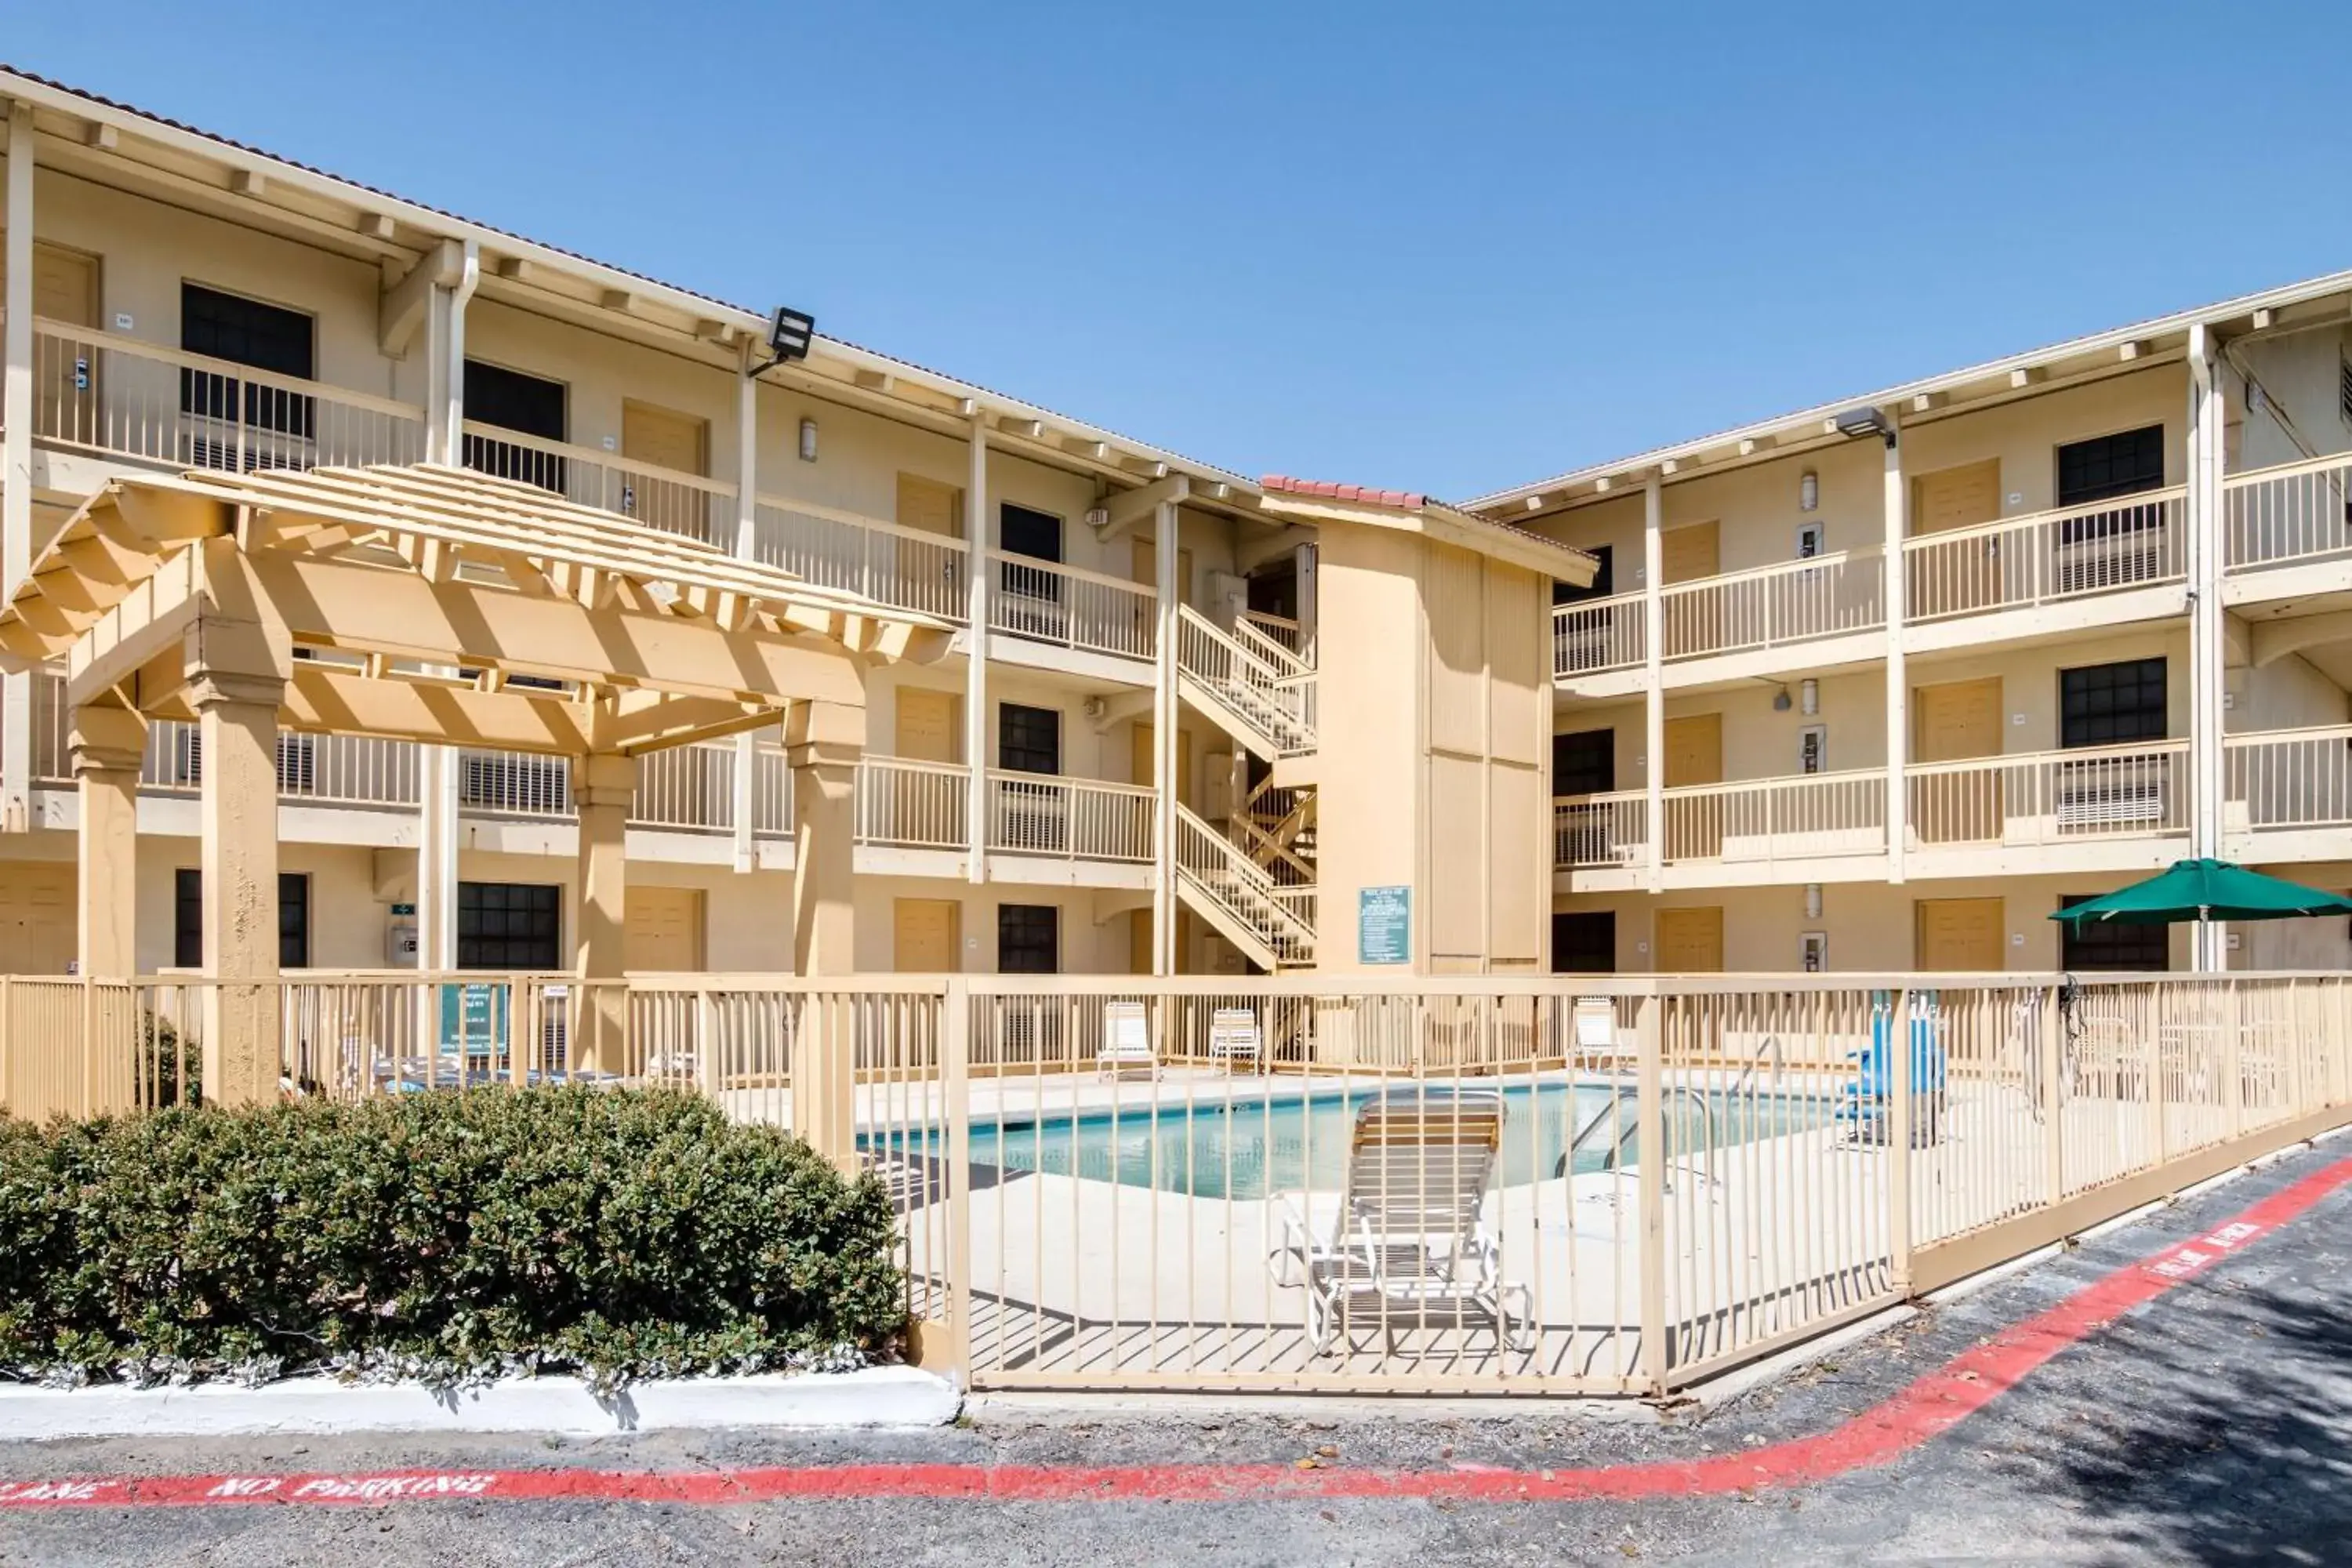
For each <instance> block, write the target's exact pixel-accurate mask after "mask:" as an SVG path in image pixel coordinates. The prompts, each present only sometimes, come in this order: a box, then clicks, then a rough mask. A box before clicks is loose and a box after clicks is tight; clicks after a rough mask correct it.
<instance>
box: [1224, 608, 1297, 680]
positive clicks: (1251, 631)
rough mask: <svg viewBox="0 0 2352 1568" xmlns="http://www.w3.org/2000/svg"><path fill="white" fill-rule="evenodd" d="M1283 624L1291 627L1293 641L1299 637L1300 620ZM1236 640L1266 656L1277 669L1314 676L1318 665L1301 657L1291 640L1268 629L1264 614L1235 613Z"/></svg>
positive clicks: (1287, 673)
mask: <svg viewBox="0 0 2352 1568" xmlns="http://www.w3.org/2000/svg"><path fill="white" fill-rule="evenodd" d="M1282 624H1283V625H1286V626H1289V628H1290V631H1289V635H1290V637H1291V638H1292V641H1293V642H1295V641H1296V640H1297V637H1298V627H1297V623H1295V622H1285V623H1282ZM1234 641H1235V642H1237V643H1239V644H1241V646H1242V647H1245V648H1247V649H1248V650H1249V651H1250V652H1252V653H1254V654H1255V655H1257V657H1258V658H1262V659H1264V660H1265V662H1266V663H1268V664H1270V665H1272V666H1273V667H1274V668H1276V669H1278V670H1280V671H1282V673H1283V674H1285V675H1312V674H1314V673H1315V667H1314V666H1313V665H1311V664H1309V663H1307V660H1306V659H1305V658H1301V657H1300V656H1299V653H1298V650H1297V647H1293V646H1291V645H1290V644H1288V643H1285V642H1283V641H1282V640H1281V638H1280V637H1278V636H1276V635H1275V633H1274V632H1273V631H1272V630H1270V629H1269V627H1268V624H1267V622H1266V621H1265V619H1264V618H1263V617H1261V616H1247V615H1243V616H1234Z"/></svg>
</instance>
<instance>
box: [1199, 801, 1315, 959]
mask: <svg viewBox="0 0 2352 1568" xmlns="http://www.w3.org/2000/svg"><path fill="white" fill-rule="evenodd" d="M1176 871H1177V876H1178V879H1179V885H1180V886H1181V887H1188V888H1191V889H1193V890H1194V892H1195V893H1196V894H1197V895H1198V896H1200V897H1202V898H1203V899H1205V900H1207V901H1209V902H1210V903H1212V904H1213V905H1214V906H1215V907H1216V908H1217V909H1218V910H1221V911H1222V912H1223V913H1224V914H1225V915H1226V917H1227V918H1229V919H1230V920H1231V921H1233V922H1234V924H1235V925H1236V926H1238V927H1240V928H1241V929H1242V930H1244V931H1247V932H1248V933H1249V934H1250V936H1251V937H1252V938H1253V939H1255V942H1256V944H1257V946H1258V948H1259V950H1260V951H1259V952H1256V953H1254V954H1253V956H1254V957H1256V958H1257V959H1258V960H1259V961H1260V962H1261V963H1265V964H1266V965H1267V967H1269V968H1272V967H1274V965H1275V964H1276V963H1307V961H1309V960H1310V959H1312V958H1313V956H1314V952H1315V928H1314V927H1313V926H1312V925H1311V924H1309V923H1308V921H1310V920H1311V919H1312V918H1313V910H1314V903H1313V899H1314V889H1312V888H1284V887H1279V886H1277V885H1276V882H1275V880H1274V879H1273V878H1272V877H1270V876H1268V875H1267V874H1266V873H1265V868H1263V867H1261V866H1259V865H1258V864H1257V862H1256V861H1255V860H1252V859H1251V858H1249V857H1248V856H1247V855H1244V854H1243V853H1242V851H1241V849H1240V847H1238V846H1236V845H1234V843H1232V842H1231V841H1229V840H1228V839H1227V838H1226V837H1224V836H1223V834H1221V833H1219V832H1218V831H1217V830H1216V829H1215V828H1213V827H1212V826H1209V824H1207V823H1206V822H1203V821H1202V820H1201V818H1200V817H1198V816H1194V815H1193V814H1192V812H1191V811H1190V810H1188V809H1187V808H1186V807H1184V806H1183V805H1177V806H1176ZM1302 915H1303V916H1304V917H1305V918H1302Z"/></svg>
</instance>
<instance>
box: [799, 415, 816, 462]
mask: <svg viewBox="0 0 2352 1568" xmlns="http://www.w3.org/2000/svg"><path fill="white" fill-rule="evenodd" d="M801 461H802V462H803V463H814V462H815V461H816V421H815V420H814V419H803V420H802V421H801Z"/></svg>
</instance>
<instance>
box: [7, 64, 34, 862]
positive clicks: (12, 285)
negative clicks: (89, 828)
mask: <svg viewBox="0 0 2352 1568" xmlns="http://www.w3.org/2000/svg"><path fill="white" fill-rule="evenodd" d="M33 140H34V137H33V106H32V105H31V104H29V103H26V102H23V101H21V100H19V101H16V102H13V103H11V104H9V106H8V158H7V164H6V168H7V195H6V211H7V225H6V226H7V238H6V246H7V254H6V263H7V265H6V272H7V296H6V304H7V322H6V325H5V329H0V339H4V340H5V342H0V595H13V594H14V593H16V584H19V583H21V582H23V581H24V580H25V576H26V574H27V573H29V572H31V571H32V569H33ZM34 679H36V677H35V675H34V672H33V671H31V670H24V669H20V670H13V671H10V672H9V673H7V674H5V675H0V831H13V832H22V831H24V829H25V827H26V825H27V823H28V822H29V820H30V816H31V805H30V803H31V801H32V787H33V767H32V759H33V682H34Z"/></svg>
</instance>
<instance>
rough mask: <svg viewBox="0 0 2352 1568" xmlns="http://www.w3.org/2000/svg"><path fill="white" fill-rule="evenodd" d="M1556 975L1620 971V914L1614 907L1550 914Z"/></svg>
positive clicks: (1552, 959) (1553, 967)
mask: <svg viewBox="0 0 2352 1568" xmlns="http://www.w3.org/2000/svg"><path fill="white" fill-rule="evenodd" d="M1551 972H1552V973H1554V974H1614V973H1617V915H1616V911H1614V910H1578V911H1576V912H1575V913H1572V914H1555V915H1553V916H1552V917H1551Z"/></svg>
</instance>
